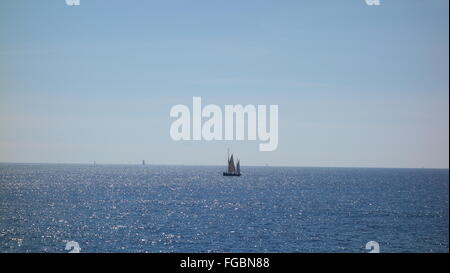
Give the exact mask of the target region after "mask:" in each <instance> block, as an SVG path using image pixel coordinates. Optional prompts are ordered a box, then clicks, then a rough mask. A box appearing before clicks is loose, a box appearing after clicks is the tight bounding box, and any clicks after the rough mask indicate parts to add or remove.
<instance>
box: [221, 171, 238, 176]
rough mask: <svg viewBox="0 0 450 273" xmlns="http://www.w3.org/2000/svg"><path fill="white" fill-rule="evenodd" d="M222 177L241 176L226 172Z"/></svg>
mask: <svg viewBox="0 0 450 273" xmlns="http://www.w3.org/2000/svg"><path fill="white" fill-rule="evenodd" d="M223 176H241V174H240V173H227V172H224V173H223Z"/></svg>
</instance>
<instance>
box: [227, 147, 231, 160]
mask: <svg viewBox="0 0 450 273" xmlns="http://www.w3.org/2000/svg"><path fill="white" fill-rule="evenodd" d="M227 152H228V162H230V148H228V149H227Z"/></svg>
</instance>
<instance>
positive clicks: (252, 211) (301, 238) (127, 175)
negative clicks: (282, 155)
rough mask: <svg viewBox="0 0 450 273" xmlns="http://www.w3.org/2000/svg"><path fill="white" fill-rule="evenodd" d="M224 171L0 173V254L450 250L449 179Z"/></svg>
mask: <svg viewBox="0 0 450 273" xmlns="http://www.w3.org/2000/svg"><path fill="white" fill-rule="evenodd" d="M224 168H225V167H223V166H153V165H146V166H142V165H100V164H97V165H81V164H6V163H3V164H0V252H50V253H54V252H56V253H64V252H69V250H70V251H73V250H74V247H69V246H73V245H74V244H75V245H76V248H77V251H80V252H102V253H104V252H132V253H135V252H136V253H137V252H139V253H140V252H149V253H155V252H158V253H159V252H163V253H166V252H200V253H205V252H258V253H265V252H277V253H278V252H282V253H284V252H295V253H297V252H301V253H303V252H307V253H310V252H320V253H324V252H326V253H330V252H331V253H336V252H337V253H342V252H344V253H347V252H352V253H353V252H355V253H364V252H369V250H368V249H366V246H367V247H369V245H367V244H368V242H371V241H374V242H375V244H376V245H377V246H378V247H379V251H380V252H382V253H383V252H385V253H391V252H420V253H423V252H426V253H428V252H448V251H449V245H448V239H449V228H448V227H449V218H448V214H449V170H448V169H377V168H309V167H245V166H244V167H243V168H242V173H243V175H242V176H241V177H224V176H222V172H223V171H224ZM371 244H372V245H373V244H374V243H371Z"/></svg>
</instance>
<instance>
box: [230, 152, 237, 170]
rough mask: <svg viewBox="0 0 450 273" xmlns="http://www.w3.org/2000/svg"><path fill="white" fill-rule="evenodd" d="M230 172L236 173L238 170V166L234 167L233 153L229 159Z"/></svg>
mask: <svg viewBox="0 0 450 273" xmlns="http://www.w3.org/2000/svg"><path fill="white" fill-rule="evenodd" d="M228 172H229V173H235V172H236V168H235V167H234V160H233V155H231V158H230V160H229V161H228Z"/></svg>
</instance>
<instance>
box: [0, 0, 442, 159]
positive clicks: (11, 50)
mask: <svg viewBox="0 0 450 273" xmlns="http://www.w3.org/2000/svg"><path fill="white" fill-rule="evenodd" d="M381 2H382V4H381V6H378V7H374V6H367V5H366V4H365V1H364V0H341V1H336V0H332V1H331V0H330V1H325V0H323V1H319V0H317V1H312V0H309V1H299V0H295V1H265V0H246V1H237V0H231V1H215V0H204V1H200V0H183V1H171V0H168V1H129V0H128V1H126V0H108V1H104V0H81V6H78V7H69V6H66V5H65V2H64V0H42V1H34V0H33V1H32V0H5V1H1V2H0V162H60V163H63V162H67V163H85V162H86V163H88V162H92V161H94V160H96V161H97V162H98V163H139V162H140V161H141V160H142V159H145V160H146V161H147V162H149V163H154V164H214V165H218V164H224V161H225V160H226V159H225V158H226V148H227V147H230V148H231V149H232V150H233V151H235V152H237V153H238V156H240V157H241V158H242V162H243V163H242V164H243V165H244V166H245V165H263V164H265V163H268V164H270V165H288V166H344V167H438V168H448V166H449V153H448V150H449V127H448V122H449V118H448V117H449V107H448V99H449V95H448V94H449V93H448V88H449V82H448V73H449V68H448V60H449V55H448V51H449V44H448V39H449V37H448V1H447V0H426V1H425V0H422V1H420V0H391V1H389V0H385V1H383V0H381ZM193 96H202V98H203V102H204V103H205V104H207V103H214V104H219V105H224V104H244V105H245V104H267V105H268V104H278V105H279V145H278V149H277V150H276V151H275V152H259V151H258V144H259V141H251V142H248V141H243V142H237V141H235V142H225V141H216V142H204V141H202V142H186V141H184V142H183V141H182V142H174V141H172V140H171V138H170V136H169V128H170V124H171V121H172V119H171V118H170V117H169V111H170V108H171V107H172V106H173V105H175V104H187V105H191V103H192V97H193Z"/></svg>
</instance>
